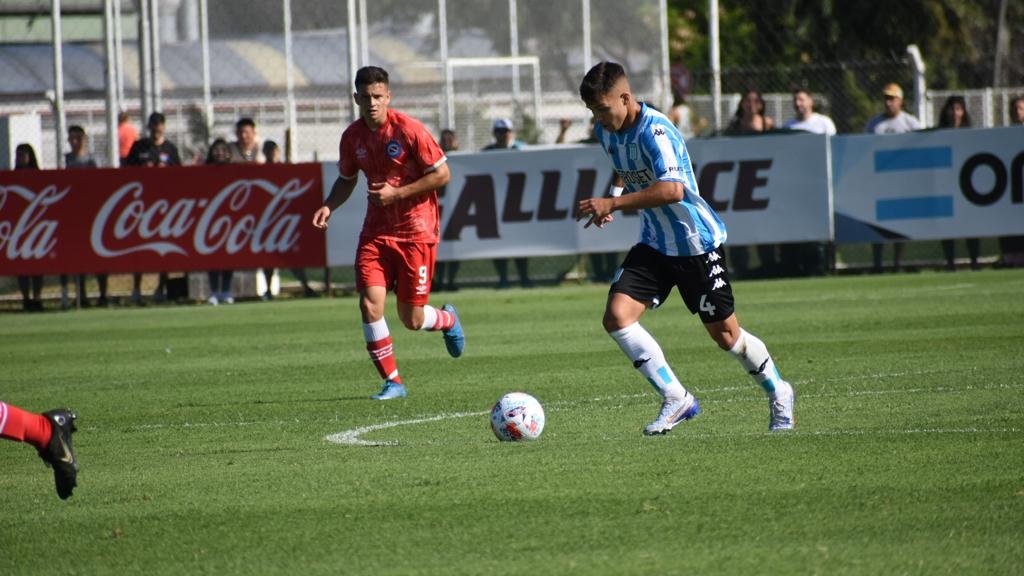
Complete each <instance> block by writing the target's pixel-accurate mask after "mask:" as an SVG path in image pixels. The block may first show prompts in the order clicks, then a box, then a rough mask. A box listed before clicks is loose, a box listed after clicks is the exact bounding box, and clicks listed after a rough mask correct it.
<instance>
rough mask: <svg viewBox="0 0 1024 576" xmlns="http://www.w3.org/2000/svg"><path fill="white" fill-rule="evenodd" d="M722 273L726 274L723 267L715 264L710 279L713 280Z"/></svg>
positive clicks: (709, 274) (709, 275)
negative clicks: (712, 278) (713, 277)
mask: <svg viewBox="0 0 1024 576" xmlns="http://www.w3.org/2000/svg"><path fill="white" fill-rule="evenodd" d="M722 272H725V270H723V269H722V267H721V266H719V265H718V264H715V267H714V268H712V269H711V272H709V273H708V278H711V277H712V276H718V275H719V274H721V273H722Z"/></svg>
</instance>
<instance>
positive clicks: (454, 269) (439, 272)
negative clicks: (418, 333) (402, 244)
mask: <svg viewBox="0 0 1024 576" xmlns="http://www.w3.org/2000/svg"><path fill="white" fill-rule="evenodd" d="M439 144H440V145H441V151H442V152H444V153H445V155H447V154H448V153H449V152H456V151H458V149H459V135H458V134H457V133H456V132H455V130H452V129H450V128H445V129H444V130H441V141H440V142H439ZM447 187H448V186H447V185H445V186H443V187H442V188H441V189H440V190H438V191H437V197H438V198H444V193H445V189H446V188H447ZM441 209H442V210H443V209H444V203H443V202H442V204H441ZM461 266H462V264H461V263H460V262H459V261H458V260H438V261H437V262H435V263H434V282H433V285H432V286H431V288H430V291H431V292H441V291H442V290H447V291H449V292H454V291H456V290H458V289H459V287H458V286H457V285H456V284H455V277H456V276H458V275H459V268H460V267H461Z"/></svg>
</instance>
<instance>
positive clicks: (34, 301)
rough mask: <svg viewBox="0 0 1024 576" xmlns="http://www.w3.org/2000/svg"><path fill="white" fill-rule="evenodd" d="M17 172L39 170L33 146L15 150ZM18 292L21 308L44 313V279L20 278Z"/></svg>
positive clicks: (26, 145) (23, 145) (24, 145)
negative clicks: (19, 292) (19, 293)
mask: <svg viewBox="0 0 1024 576" xmlns="http://www.w3.org/2000/svg"><path fill="white" fill-rule="evenodd" d="M14 169H15V170H39V160H38V159H36V150H35V148H33V147H32V145H31V144H18V146H17V148H15V149H14ZM18 290H20V291H21V307H22V308H23V309H24V310H25V311H26V312H42V311H43V277H42V275H39V276H18Z"/></svg>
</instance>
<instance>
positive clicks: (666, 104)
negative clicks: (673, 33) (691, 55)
mask: <svg viewBox="0 0 1024 576" xmlns="http://www.w3.org/2000/svg"><path fill="white" fill-rule="evenodd" d="M658 11H659V12H660V13H661V18H660V21H661V104H662V108H661V109H662V110H669V109H670V108H671V107H672V104H673V98H672V72H671V71H670V70H669V58H668V0H660V1H659V2H658Z"/></svg>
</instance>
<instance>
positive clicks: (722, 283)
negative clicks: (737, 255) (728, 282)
mask: <svg viewBox="0 0 1024 576" xmlns="http://www.w3.org/2000/svg"><path fill="white" fill-rule="evenodd" d="M724 286H725V280H722V279H721V278H715V284H714V285H713V286H712V287H711V289H712V290H718V289H719V288H722V287H724Z"/></svg>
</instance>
